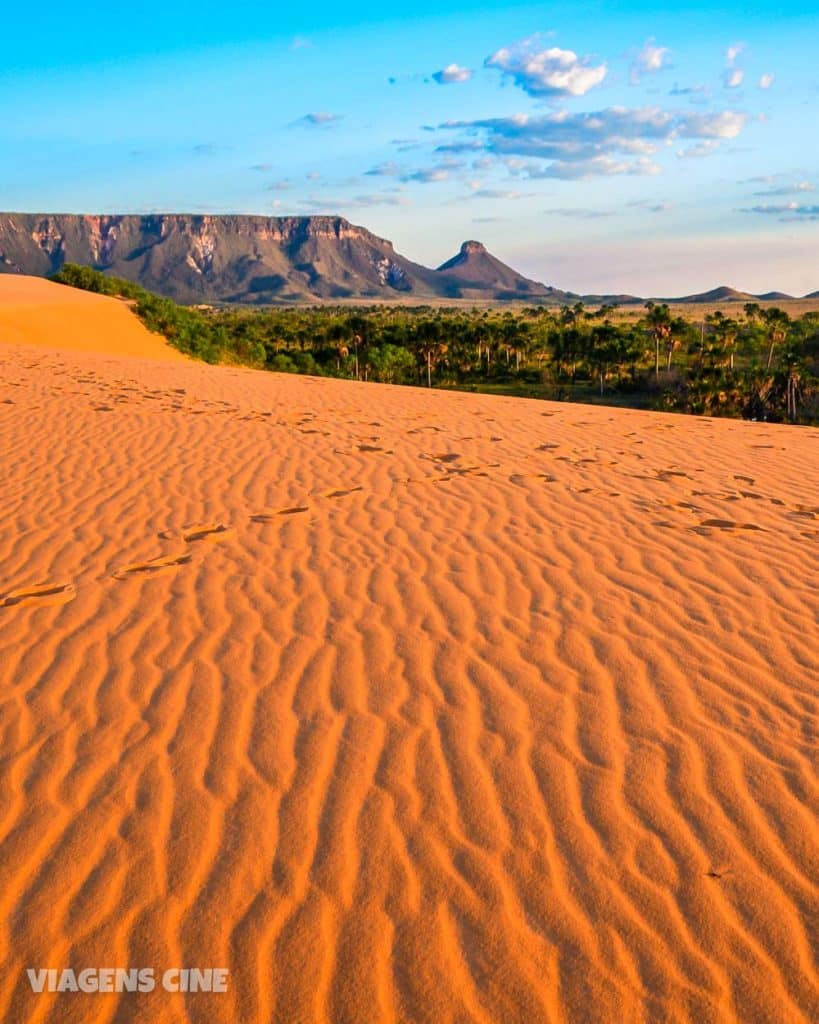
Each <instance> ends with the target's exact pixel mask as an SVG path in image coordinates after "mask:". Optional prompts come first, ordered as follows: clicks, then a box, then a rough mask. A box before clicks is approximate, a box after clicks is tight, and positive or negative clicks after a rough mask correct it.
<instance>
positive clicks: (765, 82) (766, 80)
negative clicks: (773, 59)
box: [757, 71, 774, 89]
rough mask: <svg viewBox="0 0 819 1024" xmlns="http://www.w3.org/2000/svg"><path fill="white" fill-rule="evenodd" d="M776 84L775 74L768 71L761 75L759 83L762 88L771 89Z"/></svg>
mask: <svg viewBox="0 0 819 1024" xmlns="http://www.w3.org/2000/svg"><path fill="white" fill-rule="evenodd" d="M773 84H774V76H773V75H772V74H771V73H770V72H769V71H768V72H766V73H765V74H764V75H760V78H759V82H758V83H757V85H758V86H759V88H760V89H770V87H771V86H772V85H773Z"/></svg>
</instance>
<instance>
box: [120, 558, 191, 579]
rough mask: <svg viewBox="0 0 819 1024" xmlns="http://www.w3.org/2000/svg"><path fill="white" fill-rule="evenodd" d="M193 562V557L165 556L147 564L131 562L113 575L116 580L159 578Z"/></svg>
mask: <svg viewBox="0 0 819 1024" xmlns="http://www.w3.org/2000/svg"><path fill="white" fill-rule="evenodd" d="M191 560H192V556H191V555H163V556H162V557H160V558H151V559H149V560H148V561H146V562H131V563H130V564H129V565H123V566H120V568H119V569H117V570H116V572H113V573H112V574H111V575H112V576H113V577H114V579H115V580H124V579H127V578H128V577H129V576H159V575H160V574H162V573H165V572H170V571H171V570H172V569H176V568H177V567H178V566H180V565H187V564H188V562H190V561H191Z"/></svg>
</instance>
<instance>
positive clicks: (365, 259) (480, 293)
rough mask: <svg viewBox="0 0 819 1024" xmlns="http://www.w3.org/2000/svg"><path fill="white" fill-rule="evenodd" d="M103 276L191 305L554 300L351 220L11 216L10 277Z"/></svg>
mask: <svg viewBox="0 0 819 1024" xmlns="http://www.w3.org/2000/svg"><path fill="white" fill-rule="evenodd" d="M63 263H79V264H84V265H87V266H92V267H94V268H96V269H97V270H102V271H104V272H105V273H109V274H111V275H113V276H116V277H124V278H127V279H128V280H131V281H135V282H137V283H138V284H141V285H142V286H143V287H145V288H148V289H149V290H150V291H153V292H157V293H159V294H161V295H167V296H168V297H170V298H172V299H175V300H176V301H178V302H183V303H197V302H202V303H207V302H241V303H259V304H262V303H282V302H304V301H321V300H329V301H332V300H334V299H345V298H358V299H364V300H366V299H385V298H387V299H389V298H398V297H400V296H402V295H403V296H406V297H408V298H409V297H412V298H417V299H418V300H419V301H421V302H423V301H425V300H427V299H434V298H444V297H445V298H459V297H463V298H472V299H484V300H488V299H504V298H523V299H526V298H530V297H531V298H535V297H540V298H543V299H548V298H553V299H554V300H555V301H560V300H561V298H563V297H565V293H563V292H558V291H556V290H555V289H552V288H547V287H546V286H545V285H542V284H537V283H536V282H534V281H529V280H527V279H526V278H524V277H521V276H520V275H519V274H517V273H516V272H515V271H514V270H511V269H510V268H509V267H507V266H505V265H504V264H503V263H501V262H500V261H499V260H497V259H495V257H493V256H491V255H490V254H489V253H488V252H487V251H486V249H485V248H484V247H483V246H482V245H481V244H480V242H465V243H464V244H463V246H461V251H460V253H459V254H458V255H457V256H456V257H454V259H452V260H449V261H448V262H447V263H445V264H444V265H443V266H442V267H440V268H439V269H438V270H431V269H429V268H427V267H423V266H421V265H420V264H417V263H413V262H412V261H411V260H408V259H406V258H405V257H403V256H401V255H399V254H398V253H396V252H395V250H394V249H393V246H392V243H391V242H388V241H387V240H386V239H383V238H379V237H378V236H377V235H374V234H372V232H370V231H368V230H367V229H366V228H363V227H357V226H356V225H354V224H350V223H349V221H347V220H345V219H344V218H343V217H255V216H244V215H236V216H194V215H189V214H156V215H149V216H135V215H123V216H118V215H108V216H90V215H88V216H86V215H76V214H16V213H2V214H0V272H6V273H22V274H34V275H39V276H47V275H49V274H52V273H54V272H55V271H57V270H59V268H60V267H61V266H62V265H63Z"/></svg>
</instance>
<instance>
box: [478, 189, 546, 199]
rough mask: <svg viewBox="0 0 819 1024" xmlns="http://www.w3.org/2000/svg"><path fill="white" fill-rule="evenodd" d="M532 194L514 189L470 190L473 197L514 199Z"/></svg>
mask: <svg viewBox="0 0 819 1024" xmlns="http://www.w3.org/2000/svg"><path fill="white" fill-rule="evenodd" d="M534 194H535V193H534V192H518V191H517V190H516V189H504V188H476V189H475V190H474V191H473V192H472V197H474V198H475V199H503V200H516V199H528V198H530V197H531V196H533V195H534Z"/></svg>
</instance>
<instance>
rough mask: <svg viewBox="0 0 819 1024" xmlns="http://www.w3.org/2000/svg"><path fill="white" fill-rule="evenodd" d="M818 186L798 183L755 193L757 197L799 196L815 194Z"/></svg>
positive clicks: (810, 183)
mask: <svg viewBox="0 0 819 1024" xmlns="http://www.w3.org/2000/svg"><path fill="white" fill-rule="evenodd" d="M815 191H816V186H815V185H814V184H813V182H810V181H796V182H794V183H793V184H792V185H780V186H778V187H776V188H766V189H763V190H762V191H761V192H754V195H755V196H798V195H804V193H806V192H815Z"/></svg>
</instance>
